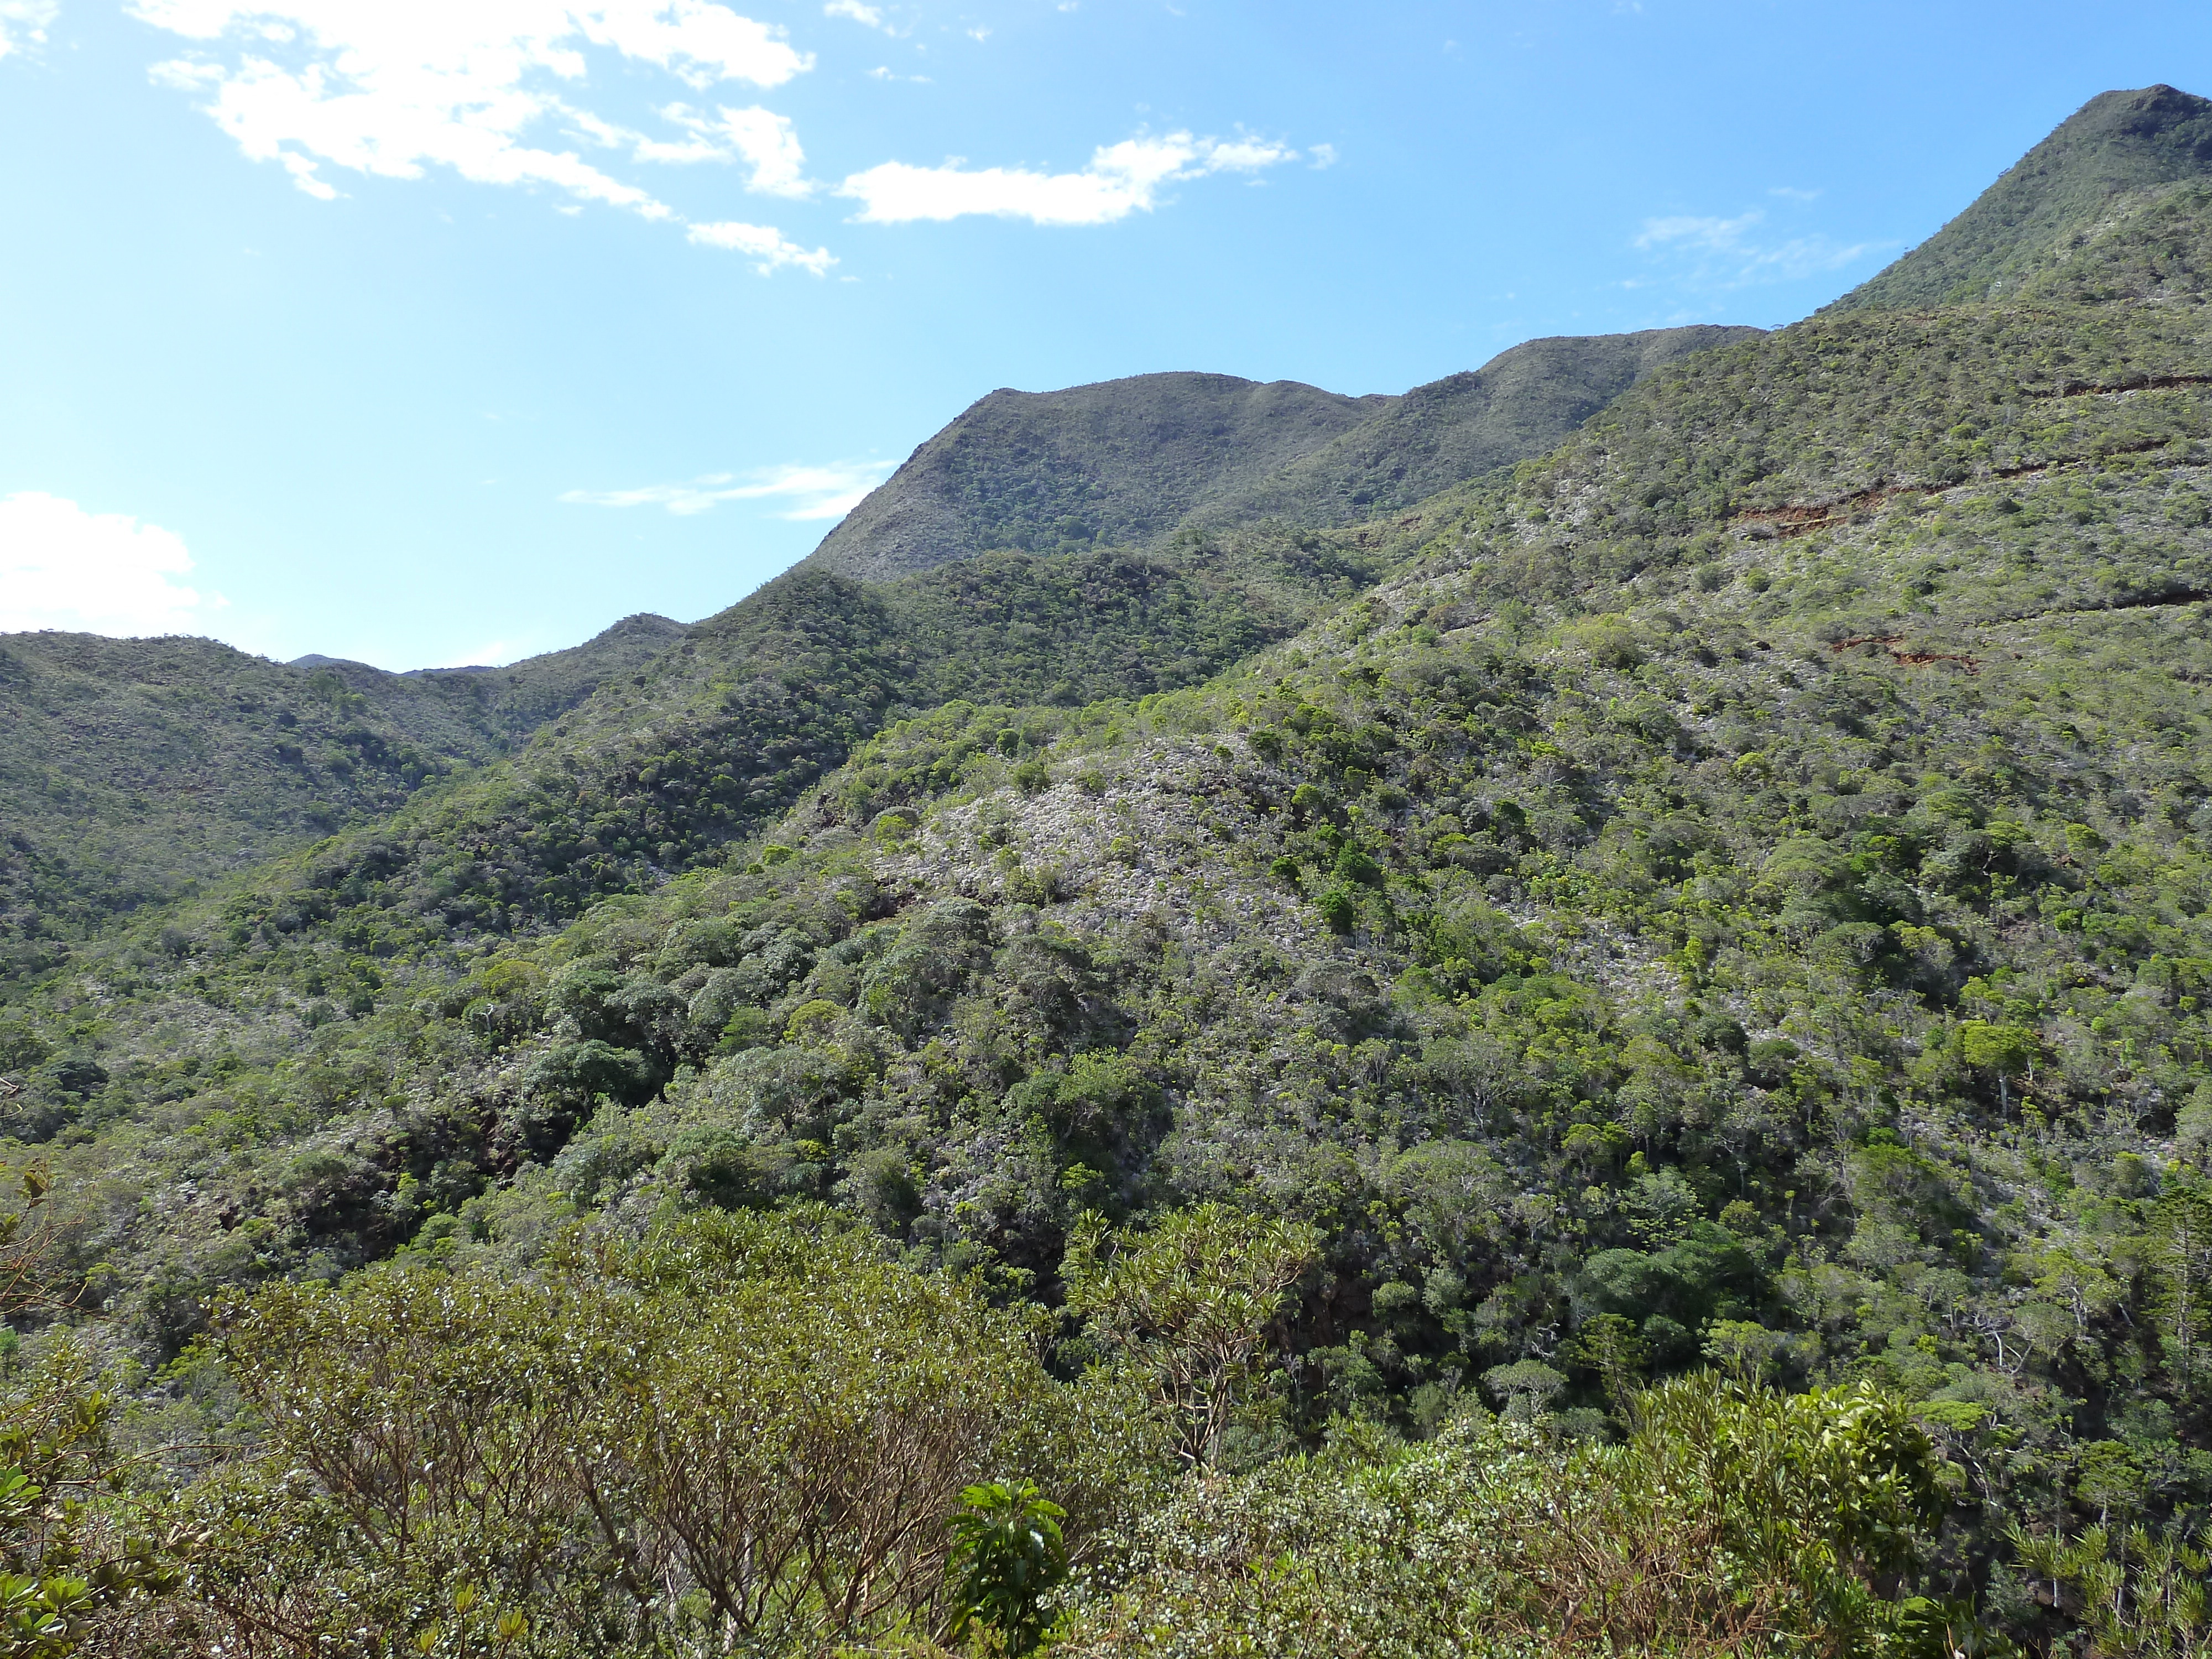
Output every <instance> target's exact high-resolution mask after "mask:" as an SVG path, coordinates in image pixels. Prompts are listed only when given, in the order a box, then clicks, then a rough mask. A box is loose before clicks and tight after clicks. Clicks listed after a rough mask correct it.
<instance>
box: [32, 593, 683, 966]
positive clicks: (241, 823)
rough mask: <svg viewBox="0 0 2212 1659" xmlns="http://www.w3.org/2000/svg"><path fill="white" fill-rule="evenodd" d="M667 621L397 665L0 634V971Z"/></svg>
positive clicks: (396, 801)
mask: <svg viewBox="0 0 2212 1659" xmlns="http://www.w3.org/2000/svg"><path fill="white" fill-rule="evenodd" d="M683 633H684V629H683V627H682V625H681V624H679V623H671V622H670V621H668V620H667V619H666V618H665V617H630V618H629V619H628V620H626V621H624V622H620V623H616V624H615V626H614V627H612V628H611V629H607V630H606V631H605V633H603V634H601V635H599V637H598V638H596V639H594V640H592V641H589V642H588V643H586V644H584V645H580V646H578V647H574V648H573V649H571V650H568V651H560V652H554V653H550V654H548V655H545V656H541V657H532V658H530V659H527V660H526V661H523V662H519V663H516V664H515V665H513V666H512V667H510V668H503V669H499V670H495V671H489V672H476V671H471V672H467V673H442V672H431V673H426V674H408V675H401V674H388V673H385V672H383V671H380V670H378V669H374V668H370V667H368V666H367V665H364V664H361V663H349V662H336V661H325V660H323V659H317V660H316V662H315V663H314V664H313V665H307V666H301V665H283V664H278V663H272V662H270V661H268V660H266V659H264V658H260V657H252V656H248V655H246V653H243V652H240V651H234V650H232V649H231V648H230V647H228V646H225V645H219V644H217V643H216V642H215V641H212V640H200V639H161V640H110V639H101V638H99V637H97V636H95V635H88V634H53V633H41V634H15V635H5V636H0V708H4V709H5V719H4V720H0V824H4V826H5V834H4V840H0V971H4V972H7V973H10V974H13V973H20V972H22V971H25V970H26V969H29V970H31V971H35V970H36V969H37V967H38V966H39V965H40V963H47V962H49V961H51V959H52V953H53V946H52V942H53V941H58V940H64V939H77V938H82V937H83V936H84V935H85V934H86V933H89V932H93V931H96V930H98V929H99V928H100V927H103V926H105V925H106V924H107V923H108V922H109V921H112V919H113V918H114V917H116V916H118V915H126V914H128V913H129V912H131V911H132V910H134V909H137V908H139V907H141V906H143V905H146V904H149V903H159V902H163V901H165V900H169V899H173V898H176V897H178V896H179V895H181V894H183V893H185V892H189V891H191V890H192V888H193V887H194V886H195V885H196V884H198V883H200V882H202V881H204V880H207V879H209V878H213V877H216V876H221V875H226V874H230V873H233V872H237V871H240V870H242V869H245V868H247V867H249V866H252V865H254V864H256V863H258V862H259V861H260V860H263V859H265V858H267V857H269V856H270V854H272V853H275V852H276V851H278V850H280V849H281V848H284V847H286V846H287V845H289V844H297V843H298V842H301V841H302V840H305V839H308V838H311V837H316V836H325V835H328V834H329V833H330V832H331V830H333V829H339V828H341V827H343V826H346V825H349V824H354V823H362V822H364V821H367V820H368V819H372V818H378V817H383V816H384V815H385V814H386V813H388V812H390V811H392V809H393V808H395V807H397V806H398V805H400V803H402V802H403V801H404V800H405V799H407V798H408V797H409V796H410V794H411V793H413V792H414V791H416V790H417V789H419V788H421V787H423V786H424V785H425V784H426V783H429V782H432V781H435V780H437V779H440V778H443V777H446V776H448V775H451V774H453V772H454V771H455V770H457V769H465V768H467V767H468V766H470V765H471V764H474V763H481V762H483V761H486V760H489V759H492V758H495V757H497V756H500V755H502V754H504V753H506V752H507V750H509V749H510V748H512V747H513V745H514V744H516V743H518V742H519V741H520V740H522V739H524V738H527V737H528V736H529V734H530V733H531V732H533V731H534V730H536V729H537V728H538V726H542V725H543V724H544V723H545V722H546V721H547V720H550V719H552V718H553V717H554V716H556V714H561V713H562V712H563V711H564V710H566V709H568V708H573V707H574V706H575V705H576V704H577V703H580V702H582V701H583V700H584V699H585V698H586V697H588V696H591V695H592V692H593V691H594V690H597V689H598V688H599V684H601V683H602V682H605V681H610V680H612V679H614V678H617V677H618V676H621V675H624V674H628V673H630V672H633V671H635V670H636V669H638V668H639V667H641V666H642V665H643V664H644V663H645V662H646V661H647V659H649V658H652V657H653V656H656V655H658V654H659V653H660V652H661V651H662V650H664V649H665V647H667V646H668V645H669V643H670V642H671V641H673V640H675V639H678V638H680V637H681V636H682V635H683ZM42 940H43V941H46V942H47V943H46V944H41V943H40V941H42Z"/></svg>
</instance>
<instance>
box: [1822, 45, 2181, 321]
mask: <svg viewBox="0 0 2212 1659" xmlns="http://www.w3.org/2000/svg"><path fill="white" fill-rule="evenodd" d="M2207 173H2212V100H2206V99H2203V98H2199V97H2197V96H2195V95H2194V94H2191V93H2186V92H2180V91H2178V90H2176V89H2175V88H2172V87H2168V86H2155V87H2145V88H2142V89H2141V90H2140V91H2136V92H2107V93H2104V94H2100V95H2099V96H2097V97H2095V98H2093V99H2091V100H2089V101H2088V102H2087V103H2086V104H2084V105H2083V106H2081V108H2080V109H2079V110H2077V111H2076V112H2075V113H2074V114H2073V115H2072V116H2070V117H2069V118H2068V119H2067V120H2066V121H2065V122H2064V123H2063V125H2061V126H2060V127H2059V128H2058V130H2057V131H2055V132H2053V133H2052V134H2051V136H2050V137H2048V138H2045V140H2044V141H2043V142H2042V143H2039V144H2038V145H2037V146H2036V147H2035V148H2034V149H2032V150H2030V151H2028V153H2027V155H2024V156H2022V157H2021V159H2020V161H2019V162H2018V163H2017V164H2016V165H2015V166H2014V167H2012V168H2011V169H2010V170H2009V171H2008V172H2007V173H2005V175H2004V176H2003V177H2002V178H2001V179H1998V180H1997V181H1996V183H1995V184H1994V185H1990V187H1989V188H1988V189H1987V190H1985V191H1983V192H1982V193H1981V194H1980V195H1979V196H1978V197H1975V198H1974V201H1973V204H1972V206H1970V207H1969V208H1967V210H1966V211H1965V212H1964V213H1961V214H1960V216H1958V217H1957V218H1955V219H1954V220H1952V221H1951V222H1950V223H1948V224H1947V225H1945V226H1944V227H1943V228H1942V229H1941V230H1939V231H1937V232H1936V234H1935V235H1933V236H1931V237H1929V239H1928V240H1927V241H1925V242H1924V243H1923V244H1922V245H1921V246H1918V247H1917V248H1914V249H1913V250H1912V251H1911V252H1909V253H1907V254H1905V257H1904V258H1900V259H1899V260H1897V261H1896V262H1895V263H1894V264H1891V265H1890V266H1888V267H1887V269H1885V270H1881V271H1880V272H1878V273H1877V274H1876V275H1875V276H1873V277H1871V278H1869V280H1868V281H1866V282H1864V283H1860V284H1859V286H1858V287H1857V288H1855V289H1852V290H1851V291H1850V293H1849V294H1846V295H1844V297H1843V298H1842V299H1840V300H1838V301H1836V302H1835V303H1834V304H1833V305H1832V306H1830V307H1826V309H1827V310H1829V311H1852V310H1857V309H1861V308H1864V307H1928V306H1942V305H1970V304H1972V303H1975V302H1976V301H1985V300H1996V299H2002V298H2005V297H2008V296H2011V295H2017V294H2018V293H2019V292H2020V290H2021V287H2022V286H2023V284H2025V283H2027V281H2028V280H2029V279H2030V278H2032V277H2033V275H2034V273H2035V272H2036V270H2038V269H2039V268H2040V267H2042V266H2045V265H2048V264H2052V263H2053V262H2055V261H2057V260H2059V259H2062V258H2065V257H2066V256H2067V255H2069V254H2070V253H2073V252H2076V251H2077V250H2078V249H2079V248H2080V247H2081V245H2082V243H2083V241H2084V240H2086V239H2087V238H2088V237H2090V236H2092V235H2094V234H2096V233H2097V232H2098V231H2099V230H2100V229H2101V228H2104V227H2105V226H2106V225H2107V224H2109V223H2110V222H2112V221H2113V220H2116V219H2118V218H2122V217H2124V216H2126V215H2128V214H2129V213H2130V212H2132V211H2134V210H2136V209H2139V208H2141V207H2142V206H2143V205H2144V204H2145V203H2146V202H2147V201H2148V199H2150V198H2151V197H2154V196H2155V195H2156V194H2157V193H2158V191H2160V188H2161V187H2164V186H2170V185H2175V184H2179V183H2182V182H2185V181H2188V180H2201V179H2203V178H2204V177H2205V176H2206V175H2207Z"/></svg>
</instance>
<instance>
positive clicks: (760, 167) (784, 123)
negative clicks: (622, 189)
mask: <svg viewBox="0 0 2212 1659" xmlns="http://www.w3.org/2000/svg"><path fill="white" fill-rule="evenodd" d="M660 117H661V118H662V119H663V120H665V121H667V122H669V123H671V125H676V126H678V127H681V128H683V129H684V131H686V132H687V133H689V134H690V137H687V138H682V139H678V140H676V141H675V142H673V143H671V142H670V141H669V140H667V139H665V138H652V137H647V136H646V135H645V134H644V133H641V132H633V131H630V130H629V128H628V127H618V126H617V125H614V124H613V123H612V122H611V121H603V120H601V119H600V118H599V117H598V116H596V115H593V114H591V113H590V112H587V111H584V110H572V111H570V112H569V118H570V120H571V121H572V122H573V123H574V126H575V129H576V131H579V132H580V133H581V134H582V135H583V136H584V137H586V138H587V139H589V140H590V141H591V142H592V143H595V144H599V145H602V146H604V147H605V148H607V149H627V150H629V153H630V158H631V159H632V160H633V161H657V162H659V163H661V164H663V165H664V166H683V165H684V164H686V163H689V162H693V161H744V163H745V164H746V166H747V167H748V169H749V174H748V177H747V178H746V180H745V188H747V189H748V190H755V191H762V192H763V193H765V194H767V195H770V196H791V197H806V196H811V195H812V194H813V193H814V191H815V189H816V185H815V184H814V182H813V180H811V179H808V178H807V177H806V176H805V169H806V152H805V150H803V149H800V148H799V135H798V134H797V133H796V132H794V131H792V126H791V118H790V117H788V116H785V115H778V114H776V113H775V112H774V111H773V110H767V109H763V108H761V107H760V106H758V105H755V106H752V107H750V108H749V109H732V108H731V107H730V106H728V105H727V104H724V105H723V106H721V107H720V109H718V110H717V111H716V112H714V113H713V114H711V115H709V114H705V113H702V112H700V111H697V110H695V109H693V108H691V107H690V106H689V105H686V104H670V105H668V106H665V107H664V108H663V109H662V110H661V111H660Z"/></svg>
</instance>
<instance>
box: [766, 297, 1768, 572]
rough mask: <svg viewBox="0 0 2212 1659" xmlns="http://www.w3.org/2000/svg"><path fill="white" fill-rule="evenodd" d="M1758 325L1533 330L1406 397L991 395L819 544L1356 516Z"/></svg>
mask: <svg viewBox="0 0 2212 1659" xmlns="http://www.w3.org/2000/svg"><path fill="white" fill-rule="evenodd" d="M1756 332H1757V330H1755V329H1741V328H1737V329H1730V328H1711V327H1705V328H1675V329H1658V330H1653V331H1650V332H1647V333H1643V334H1616V335H1602V336H1598V337H1592V338H1582V339H1577V338H1558V339H1547V340H1531V341H1528V343H1525V344H1522V345H1518V346H1516V347H1514V348H1513V349H1511V350H1510V351H1506V352H1503V353H1501V354H1500V355H1499V356H1496V357H1494V358H1492V360H1491V361H1490V362H1488V363H1486V364H1485V365H1484V366H1483V367H1482V368H1480V369H1477V370H1474V371H1472V372H1470V373H1467V374H1454V375H1451V376H1449V377H1448V378H1446V379H1444V380H1437V381H1435V382H1434V383H1432V384H1431V385H1428V386H1417V387H1416V388H1414V389H1413V391H1412V392H1407V393H1406V394H1405V395H1404V396H1402V397H1385V396H1382V395H1376V396H1370V397H1364V398H1347V397H1340V396H1338V395H1337V394H1335V393H1334V392H1321V391H1317V390H1316V389H1315V388H1314V387H1312V386H1302V385H1300V384H1298V383H1297V381H1294V380H1275V381H1270V382H1268V383H1267V384H1266V385H1261V384H1259V383H1257V382H1255V381H1251V380H1237V379H1236V378H1235V377H1233V376H1231V375H1226V374H1140V375H1137V376H1134V377H1133V378H1131V379H1128V380H1105V381H1101V382H1099V383H1098V384H1097V385H1095V386H1074V387H1071V388H1070V389H1068V390H1067V391H1065V392H1006V391H1001V392H993V393H992V394H991V395H990V396H989V397H987V398H983V399H982V400H981V401H980V402H978V403H976V404H975V405H973V406H972V407H971V408H969V410H967V411H966V412H964V413H963V414H962V415H961V416H959V418H958V419H957V420H955V421H954V422H952V423H951V425H949V426H947V427H946V428H945V429H944V430H943V431H942V432H939V434H938V435H936V436H935V437H933V438H932V439H931V440H930V441H928V442H927V443H926V444H924V445H922V447H921V448H920V449H918V450H916V451H915V453H914V455H913V456H912V458H911V459H908V462H907V463H906V465H904V466H902V467H901V468H900V469H899V470H898V471H896V473H894V474H893V475H892V476H891V477H890V478H889V479H888V480H886V481H885V482H884V483H883V484H882V485H881V486H880V487H878V489H876V490H874V491H873V492H872V494H870V495H869V496H868V497H867V499H866V501H862V502H861V503H860V506H859V507H855V508H854V510H853V512H852V513H851V514H850V515H849V516H848V517H847V518H846V519H845V520H844V521H843V522H842V524H840V525H839V526H837V527H836V529H835V530H833V531H831V532H829V536H828V537H826V538H824V539H823V543H822V545H821V546H820V547H819V548H817V549H816V550H815V552H814V553H813V555H812V556H811V557H810V558H809V559H808V560H807V561H806V563H807V565H808V566H809V567H810V568H814V569H817V570H827V571H834V572H836V574H840V575H847V576H856V577H859V578H860V579H861V580H866V581H880V580H884V579H885V578H887V577H890V576H895V575H898V574H902V573H905V572H908V571H914V570H924V569H927V568H930V567H932V566H933V565H938V564H943V563H945V562H947V561H949V560H952V559H959V558H966V557H968V556H969V555H971V554H975V553H978V552H981V551H983V550H986V549H988V548H997V547H1018V548H1023V549H1025V550H1030V551H1033V552H1045V553H1050V552H1056V551H1061V550H1070V549H1073V548H1075V547H1079V546H1081V547H1087V546H1091V545H1093V544H1125V545H1126V544H1135V545H1140V546H1141V545H1144V544H1149V543H1153V542H1157V541H1158V540H1160V539H1162V538H1164V537H1166V536H1167V535H1168V534H1169V533H1170V532H1174V531H1176V529H1177V528H1178V527H1181V526H1188V527H1191V528H1194V529H1196V530H1201V531H1202V530H1207V529H1218V528H1220V527H1222V526H1231V525H1237V524H1244V523H1250V522H1253V521H1255V520H1261V519H1267V518H1280V519H1283V520H1287V521H1288V522H1289V523H1291V525H1293V526H1299V527H1305V528H1312V527H1317V526H1328V525H1340V524H1346V523H1351V522H1353V521H1355V520H1358V519H1362V518H1364V517H1367V516H1369V515H1370V513H1381V512H1387V511H1390V510H1392V509H1394V508H1396V507H1402V506H1406V505H1407V504H1409V503H1411V502H1413V501H1419V500H1421V499H1423V498H1424V497H1425V496H1429V495H1434V494H1435V493H1436V492H1437V491H1438V490H1440V489H1445V488H1446V487H1448V486H1449V485H1451V484H1455V483H1460V482H1462V481H1463V480H1465V479H1468V478H1471V477H1479V476H1480V475H1481V474H1483V473H1486V472H1489V471H1494V470H1495V469H1497V468H1498V467H1501V466H1507V465H1511V464H1512V463H1513V462H1515V461H1519V460H1525V459H1528V457H1529V456H1531V455H1540V454H1541V453H1543V452H1544V451H1545V450H1547V449H1548V448H1550V447H1552V446H1553V444H1555V443H1557V442H1558V441H1559V440H1560V439H1561V438H1563V437H1565V435H1567V434H1568V433H1570V432H1571V431H1573V430H1574V429H1575V428H1576V427H1577V426H1579V425H1580V424H1581V423H1582V422H1584V421H1586V420H1588V419H1589V417H1590V416H1592V415H1593V414H1595V413H1596V411H1597V410H1600V409H1602V408H1603V407H1605V405H1606V404H1607V403H1609V402H1611V401H1612V400H1613V398H1617V397H1619V396H1620V393H1621V392H1625V391H1626V390H1627V388H1628V387H1630V386H1632V385H1634V384H1635V383H1636V381H1637V380H1639V379H1641V378H1642V377H1643V376H1644V375H1645V374H1650V372H1651V371H1652V370H1653V369H1655V368H1659V367H1660V366H1661V365H1662V364H1665V363H1668V362H1673V361H1674V360H1675V359H1676V358H1678V357H1680V356H1684V355H1685V354H1686V353H1688V352H1691V351H1696V350H1700V349H1704V348H1705V347H1707V346H1711V345H1717V344H1719V343H1723V342H1724V341H1729V340H1733V339H1739V338H1741V337H1746V336H1747V335H1750V334H1754V333H1756Z"/></svg>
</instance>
